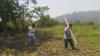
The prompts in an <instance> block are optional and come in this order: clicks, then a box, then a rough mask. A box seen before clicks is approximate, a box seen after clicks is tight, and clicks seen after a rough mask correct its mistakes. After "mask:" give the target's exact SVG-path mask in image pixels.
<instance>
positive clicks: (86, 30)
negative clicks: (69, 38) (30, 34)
mask: <svg viewBox="0 0 100 56" xmlns="http://www.w3.org/2000/svg"><path fill="white" fill-rule="evenodd" d="M64 27H65V26H64V25H58V26H54V27H43V28H37V31H38V32H37V33H36V43H35V46H33V47H32V46H29V47H28V49H26V48H25V45H26V42H27V37H26V36H27V34H26V33H25V34H18V37H14V38H10V39H9V38H8V39H4V40H6V41H7V42H4V41H1V43H0V46H1V45H2V49H1V53H2V54H1V55H2V56H3V55H7V56H10V55H12V56H100V44H99V43H100V26H99V25H89V26H84V25H83V26H79V25H75V26H73V33H74V36H75V38H76V40H77V41H78V43H79V46H80V50H71V47H70V45H69V46H68V48H67V49H65V48H64V41H63V37H64ZM21 36H24V37H21ZM15 42H16V43H15ZM11 43H12V44H11ZM75 46H76V45H75ZM76 48H77V47H76ZM16 53H17V54H16Z"/></svg>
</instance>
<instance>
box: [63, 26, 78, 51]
mask: <svg viewBox="0 0 100 56" xmlns="http://www.w3.org/2000/svg"><path fill="white" fill-rule="evenodd" d="M70 30H72V24H69V27H65V29H64V31H65V33H64V43H65V48H67V47H68V42H69V43H70V45H71V47H72V50H76V49H75V47H74V44H73V39H72V35H71V32H70Z"/></svg>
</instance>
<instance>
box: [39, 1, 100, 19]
mask: <svg viewBox="0 0 100 56" xmlns="http://www.w3.org/2000/svg"><path fill="white" fill-rule="evenodd" d="M37 2H38V5H39V6H48V7H49V8H50V9H49V11H48V14H50V16H51V17H52V18H55V17H57V16H60V15H64V14H67V13H73V12H78V11H94V10H100V0H37Z"/></svg>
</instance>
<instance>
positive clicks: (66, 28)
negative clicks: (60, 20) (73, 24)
mask: <svg viewBox="0 0 100 56" xmlns="http://www.w3.org/2000/svg"><path fill="white" fill-rule="evenodd" d="M68 28H69V27H65V28H64V31H67V30H68ZM67 32H68V33H70V32H69V31H67ZM69 38H72V37H68V36H66V34H65V33H64V39H69Z"/></svg>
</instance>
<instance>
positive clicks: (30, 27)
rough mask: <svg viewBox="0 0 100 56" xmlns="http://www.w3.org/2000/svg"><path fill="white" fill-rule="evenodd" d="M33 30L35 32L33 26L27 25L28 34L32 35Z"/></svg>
mask: <svg viewBox="0 0 100 56" xmlns="http://www.w3.org/2000/svg"><path fill="white" fill-rule="evenodd" d="M34 32H35V28H32V26H29V27H28V36H34ZM34 37H35V36H34Z"/></svg>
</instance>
